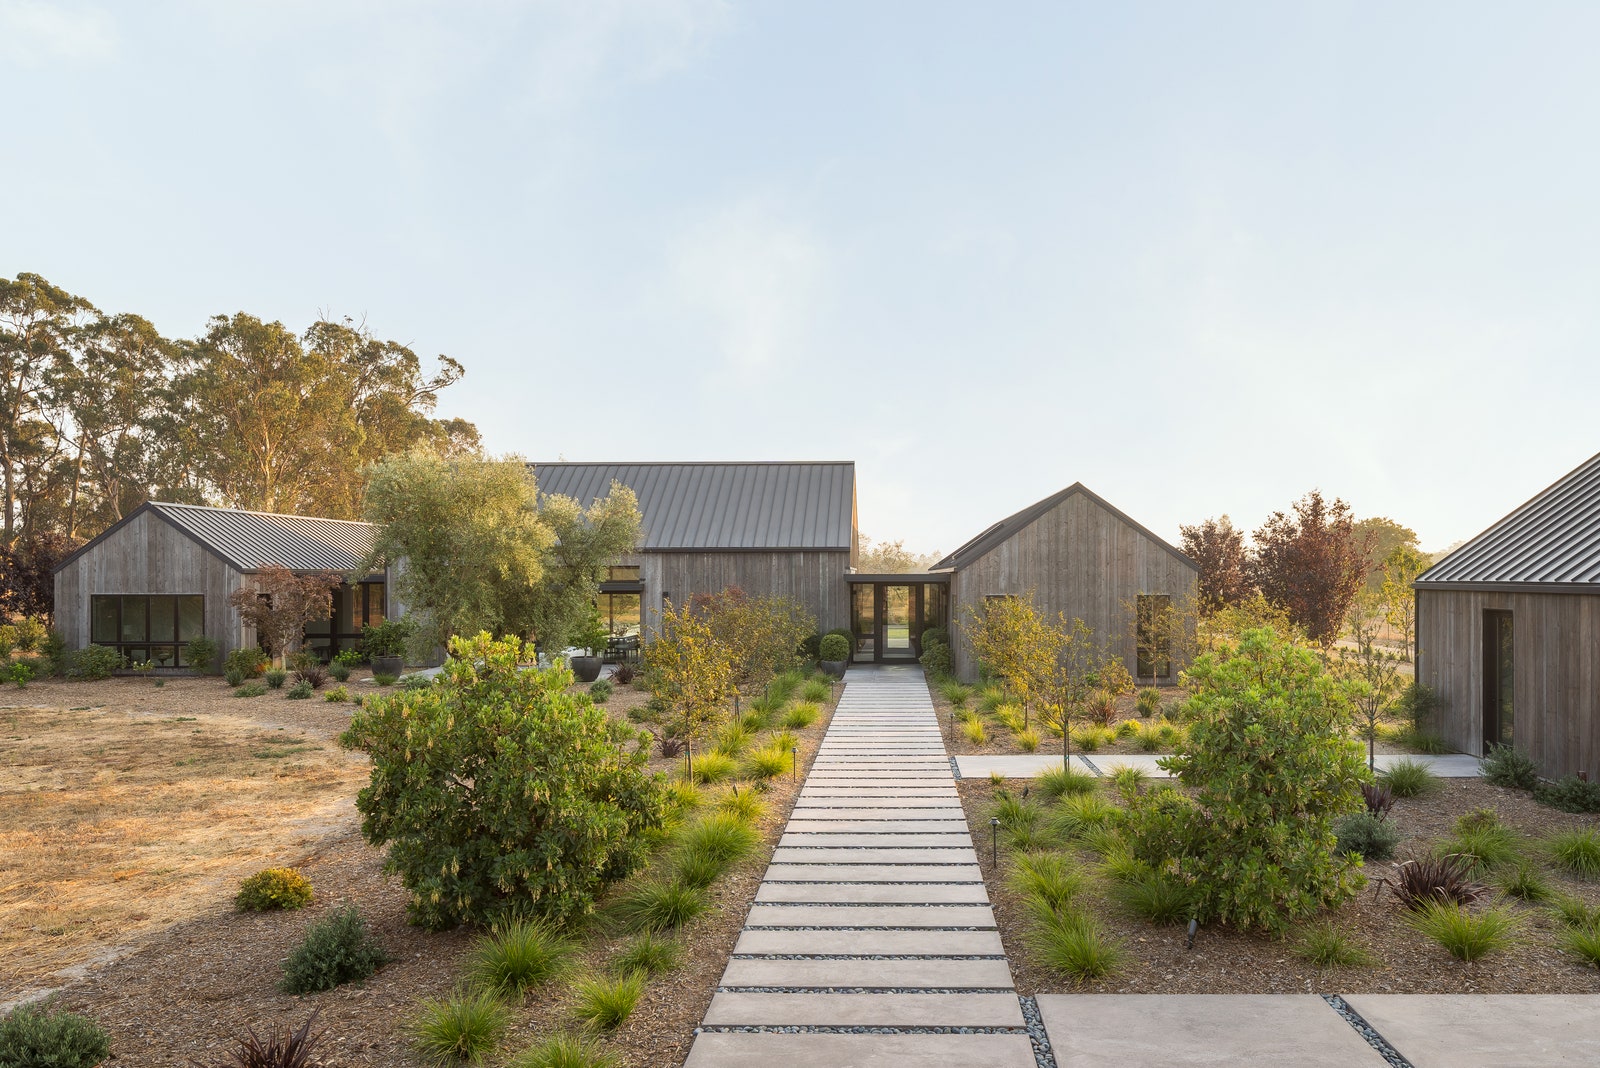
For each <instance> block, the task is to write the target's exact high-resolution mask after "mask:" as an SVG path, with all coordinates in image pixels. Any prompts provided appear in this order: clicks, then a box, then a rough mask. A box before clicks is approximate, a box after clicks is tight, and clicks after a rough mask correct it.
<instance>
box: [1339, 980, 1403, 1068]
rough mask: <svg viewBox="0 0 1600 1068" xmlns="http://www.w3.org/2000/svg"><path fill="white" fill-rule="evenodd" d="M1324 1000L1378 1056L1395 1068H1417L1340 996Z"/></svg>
mask: <svg viewBox="0 0 1600 1068" xmlns="http://www.w3.org/2000/svg"><path fill="white" fill-rule="evenodd" d="M1322 1000H1323V1001H1326V1002H1327V1003H1328V1004H1329V1005H1330V1006H1332V1008H1333V1011H1334V1012H1336V1013H1338V1014H1339V1015H1340V1016H1343V1017H1344V1022H1345V1023H1347V1024H1349V1025H1350V1026H1351V1027H1354V1028H1355V1029H1356V1033H1357V1034H1359V1035H1360V1036H1361V1037H1362V1038H1364V1039H1366V1040H1367V1045H1369V1046H1371V1047H1372V1048H1373V1049H1375V1050H1377V1051H1378V1055H1379V1056H1381V1057H1382V1058H1383V1059H1384V1060H1386V1061H1388V1062H1389V1064H1390V1065H1392V1066H1393V1068H1416V1066H1415V1065H1413V1064H1412V1063H1411V1062H1410V1061H1409V1060H1407V1059H1406V1058H1405V1055H1404V1054H1402V1053H1401V1052H1400V1051H1399V1050H1397V1049H1395V1048H1394V1047H1393V1046H1391V1045H1389V1040H1388V1039H1386V1038H1384V1037H1383V1036H1382V1035H1380V1034H1379V1033H1378V1031H1377V1028H1375V1027H1373V1026H1372V1025H1371V1024H1369V1023H1367V1021H1366V1018H1365V1017H1363V1016H1362V1015H1361V1014H1360V1013H1359V1012H1357V1011H1356V1010H1355V1009H1353V1008H1351V1007H1350V1003H1349V1002H1348V1001H1346V1000H1345V999H1344V998H1342V997H1340V996H1339V995H1338V994H1324V995H1322Z"/></svg>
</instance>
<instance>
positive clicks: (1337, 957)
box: [1294, 923, 1377, 968]
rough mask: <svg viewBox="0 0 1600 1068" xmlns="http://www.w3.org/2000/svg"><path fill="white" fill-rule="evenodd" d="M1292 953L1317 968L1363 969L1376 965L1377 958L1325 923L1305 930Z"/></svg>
mask: <svg viewBox="0 0 1600 1068" xmlns="http://www.w3.org/2000/svg"><path fill="white" fill-rule="evenodd" d="M1294 952H1295V956H1297V957H1299V958H1301V959H1302V960H1307V961H1310V962H1311V963H1312V964H1315V965H1316V966H1317V967H1319V968H1333V967H1342V968H1353V967H1365V966H1367V965H1370V964H1376V963H1377V958H1376V957H1374V956H1373V955H1372V954H1371V953H1370V952H1369V951H1368V950H1367V949H1366V948H1365V947H1364V946H1362V945H1361V944H1360V943H1359V942H1357V941H1356V940H1355V939H1353V938H1351V937H1350V936H1349V935H1347V934H1345V933H1344V932H1343V931H1341V930H1339V929H1338V928H1336V927H1334V926H1333V925H1332V924H1326V923H1319V924H1317V925H1316V926H1314V927H1310V928H1307V930H1306V932H1305V934H1303V935H1302V936H1301V937H1300V941H1299V942H1298V943H1297V944H1296V945H1295V947H1294Z"/></svg>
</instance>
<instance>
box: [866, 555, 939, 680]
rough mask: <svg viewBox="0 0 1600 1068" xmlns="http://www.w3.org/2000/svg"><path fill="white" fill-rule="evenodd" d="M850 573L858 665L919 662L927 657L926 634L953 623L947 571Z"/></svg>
mask: <svg viewBox="0 0 1600 1068" xmlns="http://www.w3.org/2000/svg"><path fill="white" fill-rule="evenodd" d="M845 577H846V580H847V581H848V582H849V583H850V633H851V634H852V635H853V636H854V639H855V640H854V648H853V649H852V651H851V659H852V660H853V661H855V662H856V663H858V664H860V663H877V664H884V663H894V662H896V661H901V662H907V661H914V660H916V659H917V657H918V656H920V655H922V632H923V631H924V630H926V629H927V628H928V627H943V626H946V625H947V624H948V616H949V597H948V593H949V586H948V579H945V577H944V576H942V575H940V576H930V575H847V576H845ZM913 580H914V581H913Z"/></svg>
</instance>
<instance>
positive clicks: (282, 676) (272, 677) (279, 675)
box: [261, 667, 289, 690]
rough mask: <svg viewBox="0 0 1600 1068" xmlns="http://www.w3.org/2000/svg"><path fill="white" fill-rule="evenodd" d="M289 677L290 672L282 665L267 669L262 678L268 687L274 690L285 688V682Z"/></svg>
mask: <svg viewBox="0 0 1600 1068" xmlns="http://www.w3.org/2000/svg"><path fill="white" fill-rule="evenodd" d="M288 679H289V673H288V672H287V671H285V670H284V669H283V668H280V667H274V668H267V670H266V671H264V672H262V673H261V680H262V681H263V682H265V683H266V684H267V686H268V687H270V688H271V689H274V690H281V689H283V684H284V683H285V682H287V681H288Z"/></svg>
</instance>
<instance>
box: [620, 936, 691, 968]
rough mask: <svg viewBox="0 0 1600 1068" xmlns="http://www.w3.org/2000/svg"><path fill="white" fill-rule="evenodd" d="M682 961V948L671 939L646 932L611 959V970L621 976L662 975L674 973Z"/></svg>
mask: <svg viewBox="0 0 1600 1068" xmlns="http://www.w3.org/2000/svg"><path fill="white" fill-rule="evenodd" d="M682 960H683V947H682V946H680V945H679V944H678V943H677V942H675V941H674V940H672V939H670V938H663V937H662V936H660V935H658V934H655V933H653V932H650V931H646V932H645V933H644V934H642V935H640V936H639V937H638V938H635V939H634V940H633V941H632V942H630V943H629V944H628V948H627V949H625V950H623V951H622V952H621V953H618V954H617V955H616V956H615V957H613V958H611V969H612V971H614V972H616V973H617V974H619V975H627V974H629V973H630V972H644V973H645V974H646V975H660V974H661V973H663V972H670V971H672V970H673V969H674V968H676V967H677V966H678V964H679V963H680V962H681V961H682Z"/></svg>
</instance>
